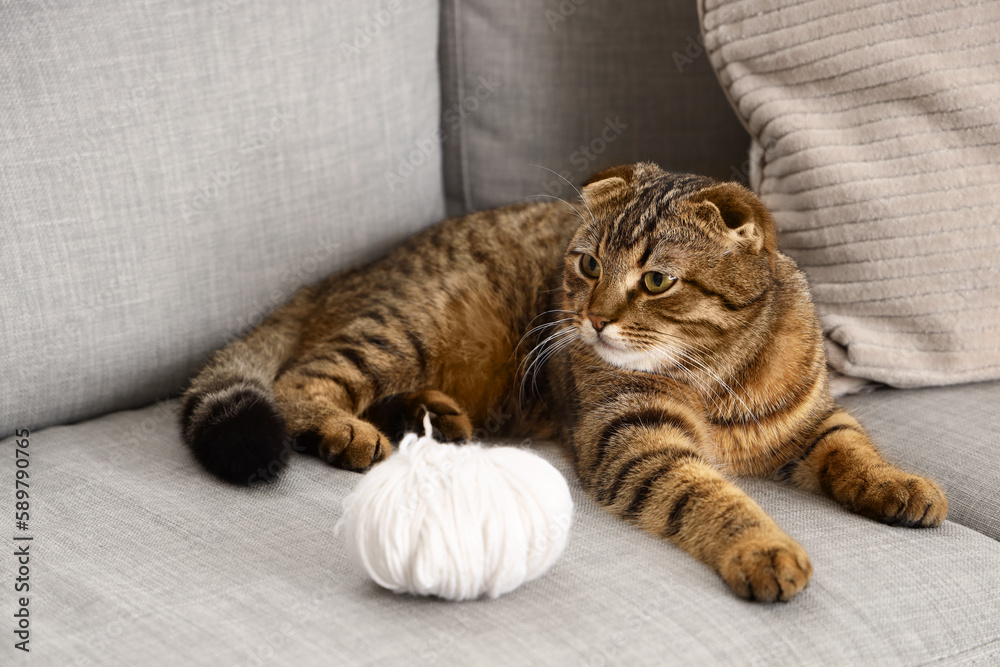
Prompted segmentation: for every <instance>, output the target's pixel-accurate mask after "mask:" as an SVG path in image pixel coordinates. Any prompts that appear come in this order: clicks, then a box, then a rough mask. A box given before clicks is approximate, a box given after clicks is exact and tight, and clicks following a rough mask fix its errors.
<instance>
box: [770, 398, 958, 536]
mask: <svg viewBox="0 0 1000 667" xmlns="http://www.w3.org/2000/svg"><path fill="white" fill-rule="evenodd" d="M778 475H779V477H782V478H783V479H787V480H791V481H792V482H794V483H795V484H797V485H798V486H801V487H803V488H806V489H810V490H812V491H819V492H822V493H824V494H826V495H828V496H829V497H831V498H833V499H834V500H836V501H837V502H838V503H840V504H841V505H843V506H844V507H846V508H847V509H849V510H851V511H852V512H855V513H857V514H861V515H862V516H866V517H869V518H871V519H875V520H876V521H881V522H883V523H887V524H891V525H899V526H907V527H916V528H925V527H932V526H938V525H940V524H941V522H942V521H944V519H945V516H946V515H947V514H948V500H947V499H946V498H945V496H944V492H943V491H942V490H941V487H939V486H938V485H937V484H936V483H935V482H934V481H932V480H930V479H927V478H926V477H920V476H918V475H912V474H909V473H907V472H904V471H902V470H900V469H899V468H897V467H895V466H894V465H892V464H891V463H889V462H888V461H886V460H885V459H883V458H882V456H881V455H880V454H879V452H878V450H877V449H876V448H875V445H874V444H872V441H871V439H870V438H869V437H868V434H867V433H865V431H864V429H863V428H862V427H861V425H860V424H859V423H858V421H857V420H856V419H854V418H853V417H851V416H850V415H849V414H847V412H845V411H844V410H843V409H839V408H838V409H837V410H836V411H835V412H834V413H833V414H832V415H830V416H829V417H827V418H826V419H824V420H823V421H822V422H820V424H819V426H818V427H817V428H816V430H815V432H814V433H813V435H812V437H811V438H810V439H809V440H808V444H807V446H806V448H805V450H804V451H803V452H802V455H801V456H800V457H799V458H798V459H796V460H794V461H790V462H789V463H787V464H785V465H784V466H783V467H782V468H781V469H780V470H779V471H778Z"/></svg>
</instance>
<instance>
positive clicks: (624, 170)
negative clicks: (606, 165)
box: [582, 164, 635, 205]
mask: <svg viewBox="0 0 1000 667" xmlns="http://www.w3.org/2000/svg"><path fill="white" fill-rule="evenodd" d="M634 176H635V167H634V166H633V165H629V164H626V165H620V166H617V167H611V168H610V169H605V170H604V171H599V172H597V173H596V174H594V175H593V176H591V177H590V178H588V179H587V180H586V181H584V182H583V190H582V194H583V200H584V201H585V202H586V203H587V204H588V205H594V204H600V203H604V202H609V201H612V200H613V199H615V198H617V197H621V196H624V195H627V194H628V186H629V184H630V183H632V179H633V177H634Z"/></svg>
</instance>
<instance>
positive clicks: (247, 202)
mask: <svg viewBox="0 0 1000 667" xmlns="http://www.w3.org/2000/svg"><path fill="white" fill-rule="evenodd" d="M699 34H700V33H699V26H698V19H697V12H696V9H695V7H694V3H693V2H669V3H658V2H643V3H628V4H624V3H622V4H618V3H613V2H611V0H544V1H542V2H538V1H537V0H508V1H505V2H501V1H500V0H468V1H461V2H460V1H457V0H443V2H441V3H439V2H437V1H436V0H387V1H385V2H382V1H380V0H358V1H355V2H343V1H336V2H317V1H314V0H290V1H289V2H284V3H280V4H279V3H260V2H249V1H243V0H215V1H214V2H205V3H194V2H183V3H180V2H167V1H165V0H145V1H143V2H128V3H126V2H121V3H97V2H79V3H62V2H55V1H52V2H49V1H45V2H32V3H27V2H26V3H6V4H4V5H3V6H2V8H0V221H2V226H0V275H2V281H0V437H2V438H4V440H3V444H2V452H3V457H2V458H3V464H2V465H0V480H2V487H3V489H4V491H3V494H2V495H3V497H4V498H5V500H4V501H3V503H4V505H3V507H4V509H3V512H2V514H3V516H4V517H6V518H5V519H4V525H3V532H4V534H5V535H7V537H5V538H4V540H5V544H6V545H7V546H5V547H4V548H3V549H2V551H3V555H2V556H0V582H2V584H0V585H2V588H3V590H4V593H3V595H2V596H0V618H2V619H3V620H2V621H0V637H3V640H2V647H0V662H2V663H3V664H7V665H12V664H39V665H145V664H150V665H173V664H177V665H187V664H206V665H215V664H234V665H235V664H238V665H271V664H274V665H299V664H304V665H308V664H317V665H350V664H364V665H412V664H438V665H467V664H503V665H548V664H553V665H563V664H584V665H613V664H623V665H624V664H629V665H631V664H646V665H661V664H695V665H702V664H759V665H813V664H885V665H923V664H949V665H950V664H998V663H1000V542H998V540H1000V446H998V443H1000V438H998V431H1000V426H998V418H997V407H998V406H1000V383H996V382H990V383H981V384H970V385H962V386H950V387H942V388H929V389H919V390H905V391H903V390H895V389H887V388H884V389H879V390H877V391H874V392H872V393H869V394H864V395H856V396H851V397H848V398H846V399H845V401H844V402H845V403H846V404H847V405H848V406H849V407H850V408H851V409H852V410H854V411H855V413H856V414H857V415H858V416H859V417H860V419H861V420H862V422H863V423H864V424H866V425H867V427H868V428H869V429H870V431H871V432H872V434H873V435H874V437H875V438H876V439H877V441H878V442H879V443H880V444H881V445H882V447H883V449H884V451H885V453H886V455H887V456H888V457H889V458H891V459H893V460H894V461H896V462H898V463H899V464H900V465H902V466H904V467H907V468H909V469H912V470H914V471H919V472H921V473H924V474H927V475H930V476H932V477H934V478H935V479H937V480H938V481H939V482H940V483H941V484H942V485H943V487H944V488H945V489H946V491H947V493H948V495H949V499H950V503H951V513H950V516H949V520H948V521H947V522H946V523H945V524H944V525H943V526H942V527H940V528H938V529H933V530H922V531H914V530H908V529H903V528H892V527H886V526H883V525H879V524H876V523H873V522H870V521H867V520H864V519H861V518H859V517H857V516H853V515H851V514H848V513H847V512H845V511H844V510H842V509H840V508H839V507H837V506H836V505H834V504H833V503H831V502H829V501H827V500H824V499H822V498H819V497H816V496H812V495H809V494H806V493H803V492H800V491H796V490H793V489H791V488H788V487H784V486H781V485H778V484H775V483H771V482H765V481H740V484H741V485H743V486H744V488H746V489H747V491H748V492H749V493H750V494H751V495H752V496H753V497H754V498H756V499H757V500H758V501H759V502H760V503H761V505H762V506H763V507H764V508H765V509H766V510H767V511H768V512H770V513H771V514H772V516H774V517H775V519H776V520H777V521H778V523H779V524H780V525H781V526H783V527H784V528H785V529H786V530H787V531H788V532H789V533H790V534H791V535H793V536H794V537H795V538H796V539H798V540H799V541H800V542H801V543H802V545H803V546H804V547H805V548H806V550H807V551H808V552H809V554H810V556H811V558H812V562H813V565H814V567H815V574H814V577H813V579H812V582H811V584H810V586H809V587H808V589H807V590H806V591H805V592H804V593H803V594H801V595H800V596H799V597H797V598H796V599H795V600H793V601H792V602H791V603H788V604H778V605H759V604H752V603H747V602H744V601H741V600H739V599H737V598H735V597H734V596H733V595H732V594H731V593H730V592H729V591H728V590H727V588H726V586H725V585H724V584H723V582H722V581H721V580H719V579H718V577H717V576H716V575H715V574H714V573H712V572H711V571H709V570H708V569H706V568H705V567H703V566H702V565H700V564H698V563H697V562H695V561H694V560H693V559H691V558H690V557H688V556H687V555H685V554H683V553H682V552H680V551H679V550H678V549H677V548H675V547H673V546H671V545H670V544H667V543H664V542H660V541H657V540H654V539H652V538H651V537H648V536H646V535H645V534H643V533H641V532H639V531H638V530H636V529H634V528H632V527H629V526H627V525H625V524H623V523H621V522H619V521H618V520H616V519H614V518H612V517H611V516H609V515H607V514H606V513H605V512H603V511H602V510H601V509H600V508H599V507H597V506H596V505H595V504H594V503H593V502H591V501H590V500H589V499H588V498H587V497H586V496H585V495H584V494H583V493H582V492H581V490H580V488H579V485H578V484H577V483H576V482H575V478H574V475H573V473H572V470H571V469H570V467H569V465H568V464H567V462H566V459H565V457H564V456H563V455H562V454H561V453H560V450H559V448H558V447H557V446H556V445H554V444H551V443H541V442H539V443H533V445H532V446H533V447H534V448H535V449H536V451H538V452H539V453H541V454H542V455H543V456H545V457H546V458H547V459H548V460H550V461H551V462H552V463H553V464H554V465H556V466H557V467H558V468H559V469H560V470H561V471H563V472H564V474H565V475H566V477H567V479H568V480H570V486H571V489H572V492H573V495H574V499H575V502H576V516H575V522H574V525H573V528H572V534H571V537H570V542H569V545H568V547H567V549H566V552H565V553H564V555H563V556H562V558H561V559H560V560H559V561H558V562H557V564H556V565H555V567H554V568H553V569H552V570H551V571H550V572H549V573H548V574H547V575H545V576H544V577H542V578H541V579H539V580H537V581H535V582H533V583H531V584H528V585H525V586H524V587H522V588H521V589H519V590H517V591H515V592H513V593H511V594H508V595H506V596H504V597H501V598H500V599H497V600H483V601H476V602H469V603H448V602H443V601H439V600H434V599H420V598H413V597H406V596H396V595H393V594H391V593H387V592H385V591H383V590H381V589H379V588H378V587H377V586H375V585H374V584H373V583H371V582H370V581H368V580H367V579H366V578H365V577H364V576H363V575H362V574H361V573H360V572H357V571H355V570H354V569H353V568H352V567H351V566H350V564H349V563H348V562H347V560H346V557H345V552H344V548H343V545H342V544H341V543H340V542H339V541H338V540H337V539H336V538H335V537H334V535H333V525H334V523H335V522H336V520H337V518H338V516H339V514H340V502H341V500H342V499H343V497H344V495H345V494H346V493H347V492H348V491H349V490H350V489H351V488H352V487H353V485H354V484H355V483H356V482H357V480H358V477H357V476H356V475H355V474H353V473H348V472H344V471H339V470H335V469H333V468H330V467H328V466H326V465H324V464H322V463H321V462H319V461H318V460H316V459H312V458H308V457H305V456H297V457H296V458H295V460H293V462H292V465H291V467H290V469H289V471H288V472H287V474H286V475H285V476H284V477H283V478H282V479H281V480H280V481H279V482H277V483H276V484H273V485H270V486H267V487H265V488H254V489H242V488H234V487H231V486H228V485H226V484H223V483H220V482H218V481H217V480H215V479H213V478H211V477H210V476H209V475H207V474H206V473H205V472H203V471H202V470H201V469H200V468H199V467H198V466H197V465H196V464H195V462H194V461H193V459H192V457H191V456H190V455H189V453H188V452H187V451H186V450H185V449H184V448H183V446H182V444H181V442H180V439H179V435H178V430H177V425H176V415H175V409H176V403H175V401H174V400H173V399H172V397H174V396H176V395H177V393H178V392H179V390H180V389H181V388H182V387H183V385H184V382H185V381H186V379H187V378H188V377H190V376H191V374H193V373H194V372H195V371H196V370H197V368H198V367H199V365H200V364H201V363H203V362H204V360H205V359H206V358H207V355H208V354H210V353H211V351H213V350H214V349H216V348H218V347H220V346H222V345H223V344H225V343H226V341H228V340H231V339H232V337H233V336H236V335H239V334H240V333H241V332H243V331H246V329H247V328H248V327H250V326H252V325H253V324H254V323H256V322H258V321H260V319H261V317H262V316H263V315H264V314H265V313H266V312H267V311H268V310H269V309H271V308H272V307H274V306H275V305H276V304H278V303H281V301H282V300H283V299H285V298H286V297H287V296H288V295H289V294H290V293H291V292H292V291H294V289H295V288H296V287H298V286H300V285H303V284H308V283H310V282H313V281H315V280H317V279H319V278H320V277H321V276H323V275H325V274H327V273H329V272H332V271H334V270H337V269H340V268H344V267H347V266H350V265H352V264H356V263H358V262H361V261H364V260H366V259H369V258H372V257H374V256H376V255H377V254H379V253H381V252H383V251H384V250H385V249H386V248H387V247H389V246H390V245H391V244H393V243H395V242H397V241H399V240H400V239H402V238H404V237H405V236H406V235H407V234H410V233H412V232H414V231H415V230H418V229H420V228H422V227H424V226H426V225H428V224H430V223H432V222H434V221H435V220H437V219H439V218H440V217H442V216H443V215H445V214H446V212H447V213H457V212H461V211H463V210H470V209H478V208H485V207H488V206H493V205H499V204H502V203H506V202H510V201H517V200H519V199H522V198H524V197H527V196H534V195H540V196H561V197H567V196H572V191H571V190H570V188H569V187H568V186H567V185H566V184H565V183H564V182H563V181H562V180H561V179H560V178H559V177H557V175H556V174H559V175H561V176H563V177H565V178H566V179H568V180H570V181H573V182H579V181H580V180H581V179H582V178H584V177H585V176H586V175H587V174H588V173H589V172H591V171H595V170H597V169H600V168H603V167H606V166H609V165H611V164H614V163H619V162H627V161H635V160H639V159H646V160H653V161H657V162H659V163H660V164H661V165H663V166H665V167H667V168H672V169H678V170H687V171H699V172H703V173H708V174H711V175H715V176H718V177H722V178H730V177H733V178H745V176H746V174H747V171H748V166H747V163H746V149H747V143H748V140H747V137H746V134H745V132H744V130H743V128H742V127H741V125H740V124H739V122H738V121H737V120H736V118H735V116H734V115H733V113H732V111H731V109H730V108H729V106H728V104H727V102H726V101H725V98H724V96H723V94H722V92H721V89H720V87H719V86H718V84H717V82H716V80H715V78H714V75H713V73H712V70H711V68H710V66H709V62H708V59H707V57H706V56H705V54H704V48H703V46H702V42H701V40H700V37H699ZM534 165H538V166H534ZM550 170H551V171H550ZM553 172H555V173H556V174H553ZM15 431H17V432H18V434H19V435H15ZM25 432H27V435H25ZM19 452H20V453H19ZM21 459H23V460H26V461H28V463H27V464H24V463H18V461H19V460H21ZM19 466H20V467H19ZM18 470H22V471H25V472H27V473H28V476H27V477H25V476H24V475H21V476H20V478H18V477H17V475H18ZM19 480H20V481H22V482H23V483H26V484H28V485H29V486H24V484H22V489H24V490H26V491H27V492H28V494H27V495H28V497H27V498H24V499H22V500H20V501H19V500H18V499H17V498H15V492H16V491H15V485H16V483H17V481H19ZM16 502H26V503H28V504H27V505H22V506H21V507H22V508H25V507H26V508H28V509H27V510H25V511H27V512H28V517H27V518H26V519H25V521H26V524H27V525H26V529H25V530H21V529H19V528H18V526H17V524H16V521H15V511H16V510H17V509H18V508H17V506H16V505H15V503H16ZM13 537H30V538H31V540H18V541H12V539H11V538H13ZM26 544H27V545H30V546H29V547H28V553H29V554H30V557H28V558H24V559H23V560H19V559H18V557H16V556H14V555H13V553H14V551H15V550H16V549H19V548H20V549H23V548H24V545H26ZM25 561H26V562H25ZM22 566H24V567H27V568H28V572H27V573H24V572H22V570H21V568H22ZM21 576H25V577H26V579H25V580H24V581H25V582H26V583H28V584H29V585H30V588H28V589H27V590H23V589H22V590H21V591H19V592H12V588H13V586H14V585H15V583H16V581H17V579H18V578H19V577H21ZM22 598H24V599H26V600H27V602H24V600H22ZM23 609H27V610H28V611H27V612H23V611H22V610H23ZM16 614H18V615H19V616H16ZM26 614H27V615H26ZM22 620H24V621H25V622H24V623H22ZM24 625H27V634H26V635H21V636H19V635H18V634H17V633H16V632H15V631H17V630H19V629H20V628H21V627H22V626H24ZM25 638H27V639H28V642H29V643H28V644H24V645H23V646H24V647H25V648H29V649H30V652H28V653H25V652H23V651H21V650H19V649H18V648H16V647H15V644H16V643H17V642H21V641H23V640H24V639H25Z"/></svg>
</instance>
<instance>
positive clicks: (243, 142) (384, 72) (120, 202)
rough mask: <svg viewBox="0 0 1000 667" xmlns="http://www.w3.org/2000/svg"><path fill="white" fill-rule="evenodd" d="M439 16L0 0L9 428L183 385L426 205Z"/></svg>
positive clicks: (436, 186)
mask: <svg viewBox="0 0 1000 667" xmlns="http://www.w3.org/2000/svg"><path fill="white" fill-rule="evenodd" d="M392 8H396V10H397V11H393V10H392ZM438 15H439V14H438V3H437V2H435V1H434V0H414V1H413V2H405V3H401V4H399V3H390V4H389V5H386V4H385V3H383V2H380V1H379V0H365V1H363V2H333V3H329V2H308V1H305V0H295V1H293V2H287V3H254V2H235V1H229V0H219V1H218V2H201V3H183V4H181V5H178V4H177V3H174V2H166V1H163V0H147V1H144V2H73V3H53V2H44V3H34V2H10V3H4V4H3V6H2V7H0V26H3V29H2V38H0V91H2V94H0V221H2V223H0V272H2V280H0V313H2V316H0V436H3V435H8V434H9V433H10V432H11V430H12V429H13V427H14V425H15V424H19V425H22V426H23V425H31V426H42V425H45V424H50V423H56V422H64V421H67V420H73V419H79V418H82V417H85V416H88V415H95V414H100V413H102V412H105V411H108V410H111V409H115V408H120V407H123V406H138V405H142V404H145V403H148V402H149V401H151V400H153V399H154V398H156V397H158V396H163V395H165V394H167V393H169V392H174V391H177V389H178V388H179V387H180V386H181V385H182V383H183V382H184V380H185V379H186V378H187V377H188V375H189V374H190V373H192V372H193V371H194V369H195V368H196V367H197V366H198V365H199V364H200V363H201V362H202V361H203V360H204V359H205V357H206V355H208V353H209V352H211V351H212V350H214V349H216V348H218V347H219V346H221V345H222V344H223V343H224V342H225V341H226V340H227V339H228V338H230V337H232V336H233V335H235V334H236V333H237V332H238V331H240V330H243V329H245V328H246V327H247V326H248V325H249V324H252V323H254V322H256V321H257V320H259V318H260V317H261V315H262V314H263V313H265V312H266V311H268V310H269V309H271V308H272V307H274V306H275V305H277V304H278V303H281V302H282V301H283V300H284V299H285V298H286V297H287V295H288V294H290V293H291V292H292V291H293V290H294V289H295V288H296V287H297V286H299V285H301V284H304V283H309V282H314V281H316V280H318V279H319V278H321V277H322V276H324V275H326V274H327V273H329V272H330V271H332V270H334V269H336V268H341V267H344V266H346V265H349V264H352V263H355V262H357V261H359V260H361V259H363V258H367V257H371V256H373V255H375V254H378V253H381V252H384V250H385V248H386V247H387V246H388V245H389V244H390V243H394V242H396V241H398V240H400V239H401V238H402V237H403V236H405V235H406V234H408V233H410V232H412V231H413V230H415V229H417V228H419V227H421V226H423V225H426V224H428V223H430V222H433V221H434V220H436V219H438V218H440V217H441V215H443V212H444V206H443V188H442V182H441V166H440V149H439V147H438V145H437V142H436V141H434V140H433V138H434V137H435V136H436V132H437V128H438V121H439V101H438V99H439V80H438V70H437V29H438ZM383 24H384V27H379V26H380V25H383ZM372 26H375V27H372ZM365 31H368V32H369V33H373V34H374V37H367V35H366V33H365ZM366 40H367V41H366ZM400 174H402V175H400ZM389 181H391V183H390V182H389Z"/></svg>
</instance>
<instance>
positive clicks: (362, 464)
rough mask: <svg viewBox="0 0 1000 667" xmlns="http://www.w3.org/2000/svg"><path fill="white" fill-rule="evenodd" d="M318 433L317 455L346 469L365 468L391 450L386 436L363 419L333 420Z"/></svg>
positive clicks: (390, 452) (383, 457)
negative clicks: (319, 437) (319, 438)
mask: <svg viewBox="0 0 1000 667" xmlns="http://www.w3.org/2000/svg"><path fill="white" fill-rule="evenodd" d="M320 436H321V440H320V443H319V455H320V457H322V458H323V459H324V460H325V461H326V462H327V463H330V464H331V465H334V466H336V467H338V468H343V469H345V470H364V469H366V468H369V467H371V466H372V465H374V464H375V463H378V462H379V461H382V460H384V459H386V458H387V457H388V456H390V455H391V454H392V444H391V443H390V442H389V438H387V437H386V436H385V435H384V434H383V433H382V432H381V431H380V430H378V429H377V428H375V427H374V426H373V425H371V424H370V423H368V422H366V421H364V420H362V419H356V418H353V417H351V418H347V419H338V420H336V421H332V422H331V423H329V424H327V425H325V426H324V428H323V430H322V433H321V434H320Z"/></svg>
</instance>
